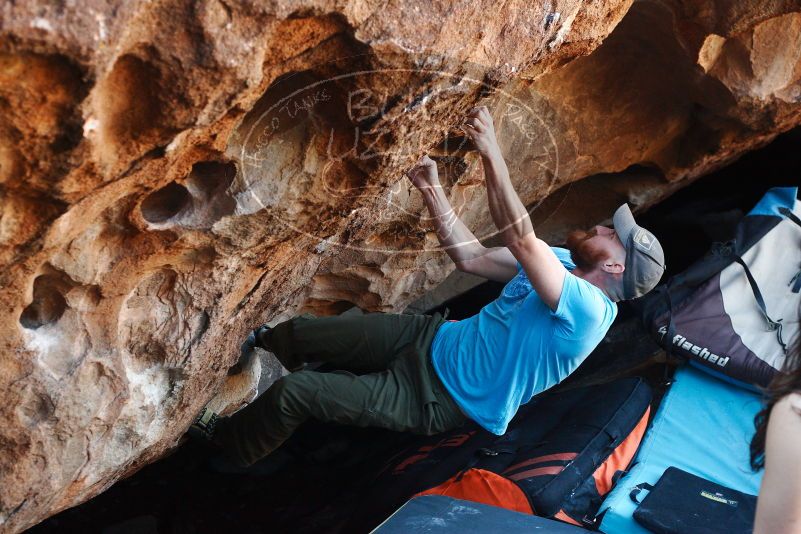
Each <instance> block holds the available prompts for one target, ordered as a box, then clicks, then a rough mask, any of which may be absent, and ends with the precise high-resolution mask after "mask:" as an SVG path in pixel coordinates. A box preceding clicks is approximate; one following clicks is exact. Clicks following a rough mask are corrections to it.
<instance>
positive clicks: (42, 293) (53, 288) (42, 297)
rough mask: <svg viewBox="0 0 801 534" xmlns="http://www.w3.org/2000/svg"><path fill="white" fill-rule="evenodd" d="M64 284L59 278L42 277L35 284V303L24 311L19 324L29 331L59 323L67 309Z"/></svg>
mask: <svg viewBox="0 0 801 534" xmlns="http://www.w3.org/2000/svg"><path fill="white" fill-rule="evenodd" d="M62 286H64V283H63V281H62V280H60V279H59V277H57V276H53V275H41V276H38V277H37V278H36V280H34V282H33V301H32V302H31V303H30V304H29V305H28V306H27V307H26V308H25V309H24V310H22V314H21V315H20V318H19V322H20V324H21V325H22V326H23V327H25V328H28V329H36V328H39V327H41V326H44V325H47V324H52V323H55V322H56V321H58V320H59V319H60V318H61V316H62V315H63V314H64V311H65V310H66V309H67V301H66V299H65V298H64V295H63V292H64V289H65V288H64V287H62Z"/></svg>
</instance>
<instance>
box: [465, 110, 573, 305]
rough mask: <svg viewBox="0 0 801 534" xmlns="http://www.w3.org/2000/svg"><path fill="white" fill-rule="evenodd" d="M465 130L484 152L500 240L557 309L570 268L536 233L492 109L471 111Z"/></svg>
mask: <svg viewBox="0 0 801 534" xmlns="http://www.w3.org/2000/svg"><path fill="white" fill-rule="evenodd" d="M465 129H466V130H467V132H468V134H469V135H470V137H471V139H472V140H473V143H474V144H475V145H476V148H477V149H478V151H479V154H480V155H481V162H482V164H483V165H484V175H485V178H486V183H487V200H488V203H489V210H490V215H491V216H492V220H493V222H495V226H497V228H498V230H500V233H501V239H502V240H503V243H504V245H506V247H507V248H508V249H509V250H510V251H511V252H512V254H513V255H514V257H515V259H517V261H519V262H520V265H521V266H522V267H523V271H525V273H526V276H528V279H529V281H530V282H531V286H532V287H533V288H534V290H535V291H536V292H537V294H538V295H539V297H540V298H541V299H542V300H543V302H545V304H547V305H548V307H549V308H551V309H552V310H554V311H555V310H556V308H557V306H558V305H559V297H560V296H561V294H562V286H563V284H564V280H565V276H567V269H565V267H564V265H562V263H561V262H560V261H559V258H557V257H556V254H554V252H553V251H552V250H551V247H549V246H548V244H547V243H545V242H544V241H542V240H541V239H539V238H537V236H536V235H535V233H534V227H533V225H532V224H531V218H530V217H529V215H528V211H526V207H525V206H524V205H523V203H522V202H521V201H520V197H518V196H517V193H516V192H515V190H514V187H513V186H512V181H511V179H510V178H509V169H508V168H507V167H506V162H505V161H504V160H503V156H502V155H501V150H500V147H499V146H498V140H497V138H496V136H495V127H494V125H493V123H492V116H490V113H489V110H488V109H487V108H486V107H485V106H481V107H478V108H475V109H473V110H472V111H471V112H470V113H469V114H468V117H467V121H466V123H465Z"/></svg>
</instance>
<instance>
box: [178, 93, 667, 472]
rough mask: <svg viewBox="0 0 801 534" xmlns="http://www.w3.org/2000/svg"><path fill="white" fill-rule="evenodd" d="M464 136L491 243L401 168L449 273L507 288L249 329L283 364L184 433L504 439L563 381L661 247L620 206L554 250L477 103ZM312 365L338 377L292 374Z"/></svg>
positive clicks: (259, 444) (246, 440)
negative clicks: (310, 426)
mask: <svg viewBox="0 0 801 534" xmlns="http://www.w3.org/2000/svg"><path fill="white" fill-rule="evenodd" d="M465 130H466V131H467V133H468V135H469V136H470V138H471V139H472V141H473V143H474V145H475V147H476V148H477V150H478V152H479V154H480V156H481V161H482V163H483V167H484V172H485V176H486V186H487V198H488V203H489V210H490V215H491V216H492V219H493V222H494V223H495V225H496V226H497V228H498V230H499V233H500V237H501V239H502V241H503V244H504V246H502V247H495V248H489V249H488V248H485V247H484V246H483V245H482V244H481V243H479V242H478V240H477V239H476V238H475V236H474V235H473V234H472V233H471V232H470V230H469V229H468V228H467V227H466V226H465V225H464V223H462V221H460V220H459V218H458V217H457V216H456V215H455V212H454V211H453V209H452V207H451V206H450V204H449V202H448V199H447V197H446V196H445V194H444V192H443V189H442V187H441V186H440V183H439V178H438V174H437V168H436V164H435V163H434V162H433V161H432V160H431V159H430V158H428V157H427V156H426V157H423V158H422V159H421V160H420V162H418V164H417V165H416V166H415V167H414V168H413V169H412V170H411V171H409V173H408V176H409V178H410V179H411V181H412V183H413V184H414V185H415V186H416V187H417V188H418V189H419V190H420V191H421V193H422V194H423V198H424V200H425V202H426V205H427V207H428V210H429V212H430V213H431V215H432V218H433V220H434V226H435V229H436V232H437V236H438V238H439V240H440V243H441V244H442V246H443V249H444V250H445V251H446V252H447V253H448V255H449V256H450V257H451V259H453V261H454V263H455V264H456V266H457V268H458V269H459V270H461V271H464V272H467V273H472V274H475V275H479V276H483V277H485V278H488V279H491V280H496V281H502V282H507V283H506V286H505V287H504V289H503V291H502V292H501V295H500V296H499V297H498V298H497V299H496V300H494V301H493V302H491V303H490V304H488V305H486V306H485V307H484V308H482V310H481V311H480V312H479V313H478V314H476V315H475V316H473V317H470V318H469V319H465V320H463V321H458V322H455V321H445V320H444V319H443V318H442V317H440V316H438V315H435V316H433V317H431V316H425V315H393V314H368V315H364V316H350V317H342V316H340V317H323V318H314V317H309V316H301V317H296V318H294V319H291V320H289V321H285V322H283V323H280V324H278V325H275V326H274V327H268V326H262V327H260V328H259V329H257V330H255V331H254V332H253V333H252V334H251V335H250V337H249V338H248V340H247V341H246V342H245V344H244V345H243V350H242V353H243V359H245V358H247V357H249V356H250V354H252V350H251V349H252V348H253V347H254V346H258V347H262V348H265V349H267V350H269V351H271V352H272V353H273V354H275V356H276V357H277V358H278V359H279V360H280V361H281V363H282V364H283V365H284V367H286V368H287V369H288V370H290V371H293V372H292V373H291V374H290V375H288V376H286V377H283V378H282V379H280V380H278V381H277V382H276V383H275V384H273V385H272V386H271V387H270V388H269V389H268V390H267V392H265V394H264V395H262V396H261V397H259V398H258V399H257V400H256V401H254V402H253V403H251V404H250V405H249V406H247V407H246V408H244V409H243V410H241V411H240V412H239V413H237V414H235V415H234V416H232V417H230V418H223V419H220V420H219V421H218V420H217V416H216V414H214V413H212V412H210V411H209V410H207V409H204V410H203V411H202V412H201V414H200V416H199V417H198V418H197V420H196V421H195V423H194V424H193V425H192V429H193V432H194V433H195V434H199V435H201V436H204V437H206V438H209V439H211V440H213V441H214V442H215V443H217V444H218V445H220V446H222V447H223V448H224V449H225V450H226V451H227V454H228V457H230V458H231V459H233V460H234V461H235V462H236V463H238V464H240V465H248V464H251V463H253V462H255V461H256V460H258V459H259V458H261V457H262V456H264V455H266V454H268V453H269V452H271V451H272V450H274V449H275V448H277V447H278V446H279V445H280V444H281V443H283V441H284V440H286V439H287V438H288V437H289V436H290V435H291V434H292V432H293V431H294V430H295V428H297V426H298V425H300V424H301V423H302V422H303V421H305V420H306V419H308V418H310V417H313V418H316V419H319V420H323V421H335V422H340V423H345V424H352V425H358V426H379V427H384V428H390V429H393V430H399V431H410V432H417V433H422V434H433V433H437V432H443V431H446V430H450V429H452V428H454V427H456V426H459V425H460V424H462V423H464V421H465V420H466V418H469V419H472V420H473V421H475V422H476V423H478V424H479V425H481V426H482V427H484V428H485V429H487V430H488V431H490V432H492V433H495V434H499V435H500V434H503V433H504V432H505V431H506V427H507V424H508V423H509V421H510V420H511V418H512V417H513V416H514V414H515V412H516V411H517V409H518V407H519V406H520V405H521V404H524V403H526V402H528V401H529V400H530V399H531V398H532V397H533V396H534V395H536V394H537V393H540V392H542V391H545V390H546V389H548V388H550V387H552V386H553V385H555V384H557V383H559V382H560V381H562V380H563V379H564V378H565V377H567V376H568V375H569V374H570V373H571V372H573V370H574V369H575V368H576V367H577V366H578V365H579V364H580V363H581V362H582V361H583V360H584V358H586V357H587V355H589V354H590V352H591V351H592V350H593V349H594V348H595V347H596V346H597V345H598V343H599V342H600V341H601V339H603V337H604V335H605V334H606V332H607V330H608V329H609V327H610V325H611V324H612V322H613V321H614V319H615V316H616V314H617V305H616V304H615V302H617V301H620V300H625V299H631V298H636V297H638V296H641V295H643V294H645V293H647V292H648V291H650V290H651V289H652V288H653V287H654V286H655V285H656V284H657V282H658V281H659V279H660V278H661V276H662V273H663V272H664V268H665V267H664V254H663V252H662V247H661V246H660V244H659V242H658V241H657V239H656V238H655V237H654V235H653V234H651V233H650V232H648V231H647V230H645V229H644V228H641V227H639V226H637V224H636V223H635V222H634V217H633V216H632V214H631V211H630V210H629V208H628V206H627V205H626V204H624V205H622V206H621V207H620V208H618V210H617V211H616V212H615V214H614V216H613V223H614V228H607V227H604V226H596V227H595V228H593V229H592V230H590V231H588V232H585V231H575V232H572V233H571V234H569V235H568V238H567V249H562V248H552V247H549V246H548V245H547V244H546V243H545V242H543V241H541V240H540V239H539V238H537V236H536V235H535V233H534V229H533V227H532V224H531V220H530V219H529V216H528V213H527V211H526V209H525V207H524V206H523V204H522V202H521V201H520V199H519V198H518V196H517V194H516V193H515V191H514V188H513V187H512V183H511V180H510V178H509V171H508V170H507V167H506V164H505V162H504V160H503V157H502V156H501V151H500V148H499V147H498V142H497V139H496V137H495V131H494V126H493V122H492V118H491V116H490V114H489V111H488V110H487V108H485V107H480V108H476V109H474V110H473V111H471V113H470V114H469V115H468V117H467V121H466V122H465ZM312 361H323V362H328V363H331V364H333V365H335V366H336V367H338V368H339V369H342V370H345V372H342V371H340V372H336V373H321V372H316V371H309V370H304V369H303V366H304V364H306V363H308V362H312Z"/></svg>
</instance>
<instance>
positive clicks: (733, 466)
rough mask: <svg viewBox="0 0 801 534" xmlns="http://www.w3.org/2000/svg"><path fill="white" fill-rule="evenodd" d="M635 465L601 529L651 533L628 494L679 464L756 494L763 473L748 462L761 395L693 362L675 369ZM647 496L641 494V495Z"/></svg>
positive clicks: (606, 506) (615, 533) (610, 501)
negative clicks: (638, 520)
mask: <svg viewBox="0 0 801 534" xmlns="http://www.w3.org/2000/svg"><path fill="white" fill-rule="evenodd" d="M674 380H675V381H674V383H673V385H671V386H670V389H669V390H668V392H667V394H666V395H665V397H664V398H663V399H662V403H661V404H660V406H659V410H658V412H657V414H656V416H655V417H654V420H653V422H652V424H651V428H650V429H649V430H648V431H647V432H646V434H645V439H644V440H643V443H642V445H641V447H640V451H639V452H638V453H637V456H636V458H635V463H634V466H633V467H632V468H631V470H630V471H629V473H628V474H627V475H625V476H624V477H623V478H621V479H620V481H618V483H617V485H616V486H615V489H614V490H613V491H612V492H611V493H610V494H609V496H608V497H607V498H606V500H605V501H604V503H603V504H602V506H601V510H602V511H603V510H606V514H605V515H604V518H603V522H602V523H601V531H602V532H606V533H608V534H629V533H637V534H648V531H647V530H645V529H644V528H643V527H641V526H640V525H639V524H638V523H637V522H636V521H635V520H634V518H633V517H632V514H633V513H634V510H635V508H636V506H637V505H636V504H635V503H634V502H632V501H631V499H630V498H629V493H630V492H631V490H632V489H633V488H634V486H636V485H637V484H640V483H642V482H648V483H650V484H655V483H656V481H657V480H659V477H661V476H662V473H664V472H665V469H667V468H668V467H669V466H675V467H678V468H679V469H683V470H685V471H687V472H689V473H693V474H695V475H698V476H700V477H703V478H705V479H707V480H711V481H713V482H717V483H718V484H722V485H724V486H727V487H729V488H733V489H737V490H739V491H742V492H745V493H750V494H753V495H756V494H757V493H758V492H759V484H760V481H761V479H762V472H758V473H754V472H753V471H751V467H750V465H749V444H750V442H751V437H752V436H753V434H754V416H755V415H756V414H757V412H758V411H759V410H760V408H761V406H760V396H759V394H758V393H754V392H751V391H748V390H745V389H742V388H739V387H737V386H734V385H732V384H729V383H726V382H724V381H722V380H719V379H717V378H715V377H713V376H711V375H709V374H708V373H704V372H702V371H700V370H698V369H696V368H694V367H691V366H689V365H684V366H682V367H681V368H679V369H678V370H677V371H676V374H675V377H674ZM641 497H642V496H641Z"/></svg>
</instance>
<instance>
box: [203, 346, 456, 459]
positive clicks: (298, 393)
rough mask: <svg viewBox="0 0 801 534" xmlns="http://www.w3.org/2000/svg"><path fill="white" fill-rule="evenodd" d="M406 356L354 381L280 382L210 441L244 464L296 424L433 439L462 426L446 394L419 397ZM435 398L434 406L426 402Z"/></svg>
mask: <svg viewBox="0 0 801 534" xmlns="http://www.w3.org/2000/svg"><path fill="white" fill-rule="evenodd" d="M416 359H417V357H416V355H414V354H411V353H407V354H404V355H403V356H402V357H401V358H399V359H398V360H396V361H395V362H393V363H392V364H391V366H390V369H389V370H386V371H382V372H379V373H371V374H366V375H362V376H356V375H353V374H351V373H347V372H334V373H318V372H315V371H300V372H298V373H293V374H291V375H289V376H286V377H283V378H281V379H280V380H278V381H277V382H276V383H275V384H273V385H272V386H271V387H270V388H269V389H268V390H267V391H266V392H265V393H264V394H263V395H262V396H261V397H259V398H258V399H256V401H254V402H253V403H251V404H250V405H249V406H246V407H245V408H243V409H242V410H241V411H240V412H238V413H236V414H234V415H233V416H232V417H230V418H225V419H221V420H220V421H219V423H218V424H217V430H216V432H215V437H214V440H215V441H216V442H217V443H218V444H220V445H222V446H223V448H224V449H225V450H226V451H227V452H228V453H229V454H230V455H231V456H232V457H233V458H234V459H235V460H237V461H239V462H240V463H242V464H245V465H249V464H252V463H253V462H256V461H257V460H259V459H260V458H262V457H263V456H266V455H267V454H269V453H270V452H272V451H274V450H275V449H276V448H277V447H278V446H280V445H281V444H282V443H283V442H284V441H285V440H286V439H287V438H288V437H289V436H290V435H291V434H292V433H293V432H294V431H295V429H296V428H297V427H298V426H300V424H301V423H303V422H304V421H306V420H307V419H308V418H310V417H313V418H315V419H318V420H320V421H327V422H336V423H341V424H348V425H354V426H361V427H366V426H374V427H381V428H388V429H391V430H396V431H406V432H414V433H419V434H433V433H438V432H444V431H446V430H449V429H451V428H455V427H456V426H458V425H460V424H462V423H463V422H464V421H465V418H464V416H463V415H462V414H461V412H459V409H458V408H457V407H456V405H455V404H454V403H453V401H452V399H450V398H449V397H448V396H447V395H445V394H444V390H443V394H442V395H441V394H440V391H439V389H436V391H435V393H434V396H433V397H432V395H431V394H430V393H424V392H423V393H421V390H424V389H425V388H429V389H428V391H431V389H430V385H429V384H424V383H421V382H427V379H425V378H424V379H423V380H421V379H420V374H419V369H418V366H419V362H417V361H416ZM431 398H434V399H436V400H435V401H430V400H429V401H427V400H428V399H431Z"/></svg>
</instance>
